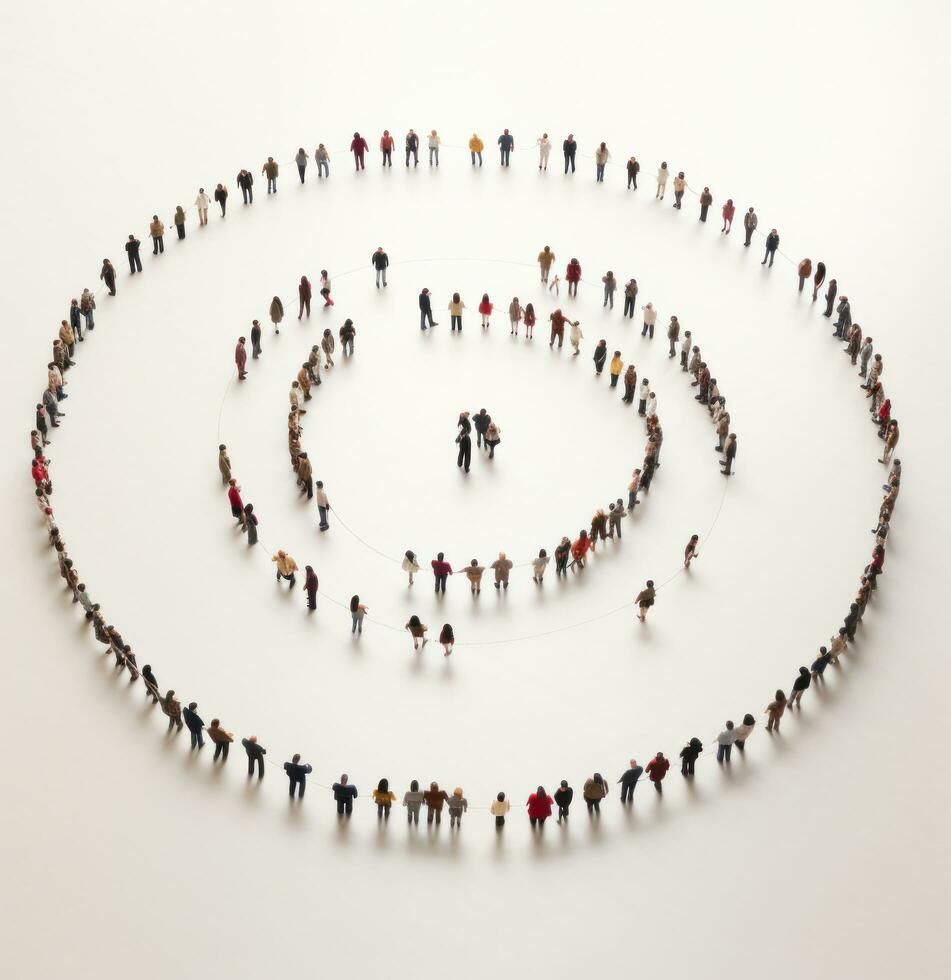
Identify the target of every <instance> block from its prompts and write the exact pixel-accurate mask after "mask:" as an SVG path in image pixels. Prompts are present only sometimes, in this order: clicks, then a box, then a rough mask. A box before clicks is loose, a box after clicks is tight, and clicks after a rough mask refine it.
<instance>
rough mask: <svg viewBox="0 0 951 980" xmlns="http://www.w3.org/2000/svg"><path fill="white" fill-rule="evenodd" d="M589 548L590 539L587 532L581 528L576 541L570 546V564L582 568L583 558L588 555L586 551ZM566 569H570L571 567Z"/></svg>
mask: <svg viewBox="0 0 951 980" xmlns="http://www.w3.org/2000/svg"><path fill="white" fill-rule="evenodd" d="M590 547H591V539H590V538H589V537H588V532H587V531H586V530H585V529H584V528H582V529H581V532H580V533H579V535H578V540H577V541H575V543H574V544H573V545H572V546H571V557H572V559H573V561H572V562H571V564H572V565H578V566H580V567H581V568H584V560H585V556H586V555H587V554H588V549H589V548H590ZM568 567H569V568H570V567H571V565H569V566H568Z"/></svg>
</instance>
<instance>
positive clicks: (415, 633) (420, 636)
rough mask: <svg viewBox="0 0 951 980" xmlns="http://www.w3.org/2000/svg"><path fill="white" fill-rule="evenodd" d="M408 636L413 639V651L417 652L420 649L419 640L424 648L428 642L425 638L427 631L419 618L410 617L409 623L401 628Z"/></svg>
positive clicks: (426, 627)
mask: <svg viewBox="0 0 951 980" xmlns="http://www.w3.org/2000/svg"><path fill="white" fill-rule="evenodd" d="M403 629H405V630H406V631H407V632H408V633H409V635H410V636H411V637H412V638H413V649H414V650H418V649H419V647H420V642H419V641H420V640H422V641H423V642H422V645H423V646H426V644H427V643H428V642H429V640H428V639H427V637H426V631H427V630H428V629H429V627H428V626H426V625H425V624H424V623H421V622H420V621H419V616H416V615H413V616H410V618H409V622H407V624H406V625H405V626H404V627H403Z"/></svg>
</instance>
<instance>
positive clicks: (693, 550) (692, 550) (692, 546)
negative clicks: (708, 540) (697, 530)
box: [684, 534, 700, 568]
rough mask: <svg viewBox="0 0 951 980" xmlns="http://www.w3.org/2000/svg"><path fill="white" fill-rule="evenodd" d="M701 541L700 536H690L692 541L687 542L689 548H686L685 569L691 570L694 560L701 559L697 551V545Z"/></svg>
mask: <svg viewBox="0 0 951 980" xmlns="http://www.w3.org/2000/svg"><path fill="white" fill-rule="evenodd" d="M699 541H700V535H699V534H691V535H690V540H689V541H688V542H687V547H686V548H684V568H690V563H691V562H692V561H693V560H694V558H699V557H700V552H699V551H697V543H698V542H699Z"/></svg>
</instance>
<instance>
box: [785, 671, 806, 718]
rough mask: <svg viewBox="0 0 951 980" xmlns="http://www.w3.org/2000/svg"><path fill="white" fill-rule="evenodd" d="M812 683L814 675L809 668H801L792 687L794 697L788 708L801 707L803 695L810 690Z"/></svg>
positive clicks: (790, 700)
mask: <svg viewBox="0 0 951 980" xmlns="http://www.w3.org/2000/svg"><path fill="white" fill-rule="evenodd" d="M811 683H812V675H811V674H810V673H809V668H808V667H800V668H799V674H798V675H797V676H796V679H795V680H794V681H793V686H792V697H791V698H790V699H789V704H788V705H787V707H789V708H795V707H798V706H800V703H801V701H802V696H803V694H805V693H806V691H807V690H809V685H810V684H811Z"/></svg>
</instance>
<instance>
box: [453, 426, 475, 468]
mask: <svg viewBox="0 0 951 980" xmlns="http://www.w3.org/2000/svg"><path fill="white" fill-rule="evenodd" d="M467 421H468V420H467ZM456 443H457V445H458V446H459V454H458V455H457V456H456V466H458V467H460V468H464V469H465V471H466V473H468V472H469V466H470V464H471V463H472V436H470V435H469V433H468V431H466V430H465V429H463V430H462V432H460V433H459V435H457V436H456Z"/></svg>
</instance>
